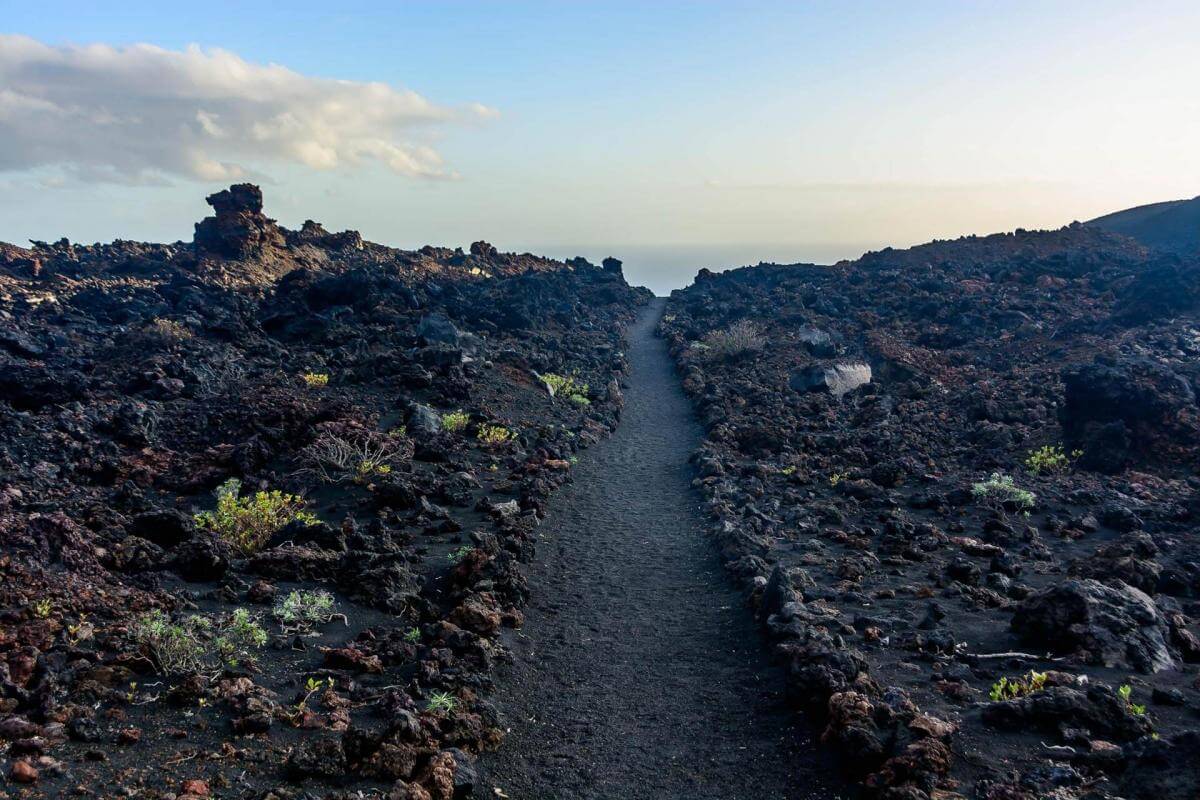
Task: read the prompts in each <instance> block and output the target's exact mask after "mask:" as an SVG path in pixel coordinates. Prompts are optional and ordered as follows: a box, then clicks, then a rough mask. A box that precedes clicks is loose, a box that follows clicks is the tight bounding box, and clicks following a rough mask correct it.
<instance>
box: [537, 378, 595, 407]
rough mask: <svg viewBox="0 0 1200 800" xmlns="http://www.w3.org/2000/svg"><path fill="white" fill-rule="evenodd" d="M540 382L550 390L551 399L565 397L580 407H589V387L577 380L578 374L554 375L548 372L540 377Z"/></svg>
mask: <svg viewBox="0 0 1200 800" xmlns="http://www.w3.org/2000/svg"><path fill="white" fill-rule="evenodd" d="M541 379H542V382H543V383H545V384H546V387H547V388H548V389H549V390H550V396H551V397H565V398H567V399H568V400H570V401H571V402H572V403H575V404H576V405H581V406H587V405H591V403H592V401H591V400H589V399H588V391H589V390H590V387H589V386H588V385H587V384H586V383H584V382H583V381H581V380H580V379H579V373H578V372H572V373H571V374H570V375H556V374H554V373H553V372H548V373H546V374H545V375H542V376H541Z"/></svg>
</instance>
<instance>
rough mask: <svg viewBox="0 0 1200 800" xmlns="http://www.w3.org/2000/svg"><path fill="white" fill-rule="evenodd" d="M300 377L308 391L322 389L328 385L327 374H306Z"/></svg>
mask: <svg viewBox="0 0 1200 800" xmlns="http://www.w3.org/2000/svg"><path fill="white" fill-rule="evenodd" d="M300 377H301V378H303V379H304V384H305V385H306V386H307V387H308V388H310V389H323V388H325V387H326V386H328V385H329V374H328V373H326V372H306V373H304V374H303V375H301V376H300Z"/></svg>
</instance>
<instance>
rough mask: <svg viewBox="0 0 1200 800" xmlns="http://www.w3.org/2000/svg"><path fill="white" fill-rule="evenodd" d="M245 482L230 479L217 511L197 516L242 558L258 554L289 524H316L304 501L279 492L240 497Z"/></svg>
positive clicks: (219, 491) (199, 522) (219, 496)
mask: <svg viewBox="0 0 1200 800" xmlns="http://www.w3.org/2000/svg"><path fill="white" fill-rule="evenodd" d="M241 487H242V482H241V481H239V480H238V479H237V478H230V479H229V480H227V481H225V482H224V483H222V484H221V485H220V486H218V487H217V491H216V495H217V508H216V510H215V511H204V512H202V513H199V514H196V516H195V520H196V524H197V525H199V526H200V527H201V528H204V529H206V530H210V531H212V532H213V533H215V534H217V535H218V536H219V537H221V538H222V539H224V540H225V541H226V542H228V543H229V544H230V545H231V546H233V548H234V549H235V550H237V551H238V552H239V553H241V554H242V555H252V554H253V553H257V552H258V551H259V550H261V549H262V548H263V547H264V546H266V544H267V542H268V541H270V539H271V536H272V535H274V533H275V532H276V531H278V530H279V529H280V528H282V527H283V526H284V525H287V524H288V523H289V522H292V521H295V520H299V521H301V522H305V523H309V524H311V523H315V522H316V521H317V518H316V517H314V516H313V515H312V514H309V513H308V512H306V511H303V510H302V509H303V508H304V500H303V499H301V498H300V497H298V496H296V495H293V494H285V493H284V492H281V491H279V490H278V489H275V490H272V491H269V492H255V493H254V494H253V495H250V496H248V497H239V493H240V492H241Z"/></svg>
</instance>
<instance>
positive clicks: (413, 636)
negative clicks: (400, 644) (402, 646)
mask: <svg viewBox="0 0 1200 800" xmlns="http://www.w3.org/2000/svg"><path fill="white" fill-rule="evenodd" d="M404 641H406V642H408V643H409V644H417V643H418V642H420V641H421V629H420V628H418V627H415V626H414V627H412V628H409V629H408V630H407V631H406V632H405V634H404Z"/></svg>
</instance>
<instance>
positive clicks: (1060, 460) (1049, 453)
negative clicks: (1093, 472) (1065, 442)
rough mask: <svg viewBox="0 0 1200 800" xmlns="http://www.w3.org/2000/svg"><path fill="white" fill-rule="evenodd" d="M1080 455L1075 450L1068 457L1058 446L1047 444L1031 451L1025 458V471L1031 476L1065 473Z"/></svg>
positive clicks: (1079, 452)
mask: <svg viewBox="0 0 1200 800" xmlns="http://www.w3.org/2000/svg"><path fill="white" fill-rule="evenodd" d="M1081 455H1083V453H1082V452H1081V451H1079V450H1076V451H1074V452H1072V453H1071V455H1069V456H1068V455H1067V454H1066V453H1065V452H1064V451H1063V449H1062V447H1060V446H1059V445H1054V444H1048V445H1046V446H1045V447H1039V448H1038V449H1037V450H1033V451H1031V452H1030V453H1029V455H1028V456H1026V457H1025V469H1027V470H1029V472H1030V474H1031V475H1041V474H1042V473H1046V474H1054V473H1058V472H1066V471H1067V470H1068V469H1070V468H1071V462H1072V460H1074V459H1077V458H1079V457H1080V456H1081Z"/></svg>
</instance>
